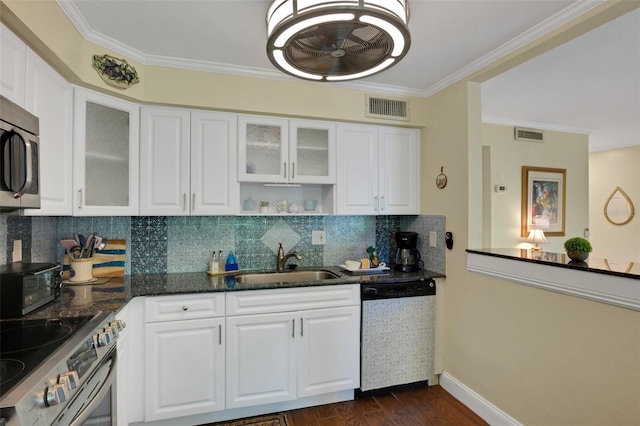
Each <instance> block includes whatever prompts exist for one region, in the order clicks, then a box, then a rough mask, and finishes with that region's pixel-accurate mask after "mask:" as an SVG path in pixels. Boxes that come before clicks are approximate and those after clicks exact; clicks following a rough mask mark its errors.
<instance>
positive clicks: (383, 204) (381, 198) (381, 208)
mask: <svg viewBox="0 0 640 426" xmlns="http://www.w3.org/2000/svg"><path fill="white" fill-rule="evenodd" d="M384 207H385V202H384V195H383V196H382V197H380V210H382V211H384Z"/></svg>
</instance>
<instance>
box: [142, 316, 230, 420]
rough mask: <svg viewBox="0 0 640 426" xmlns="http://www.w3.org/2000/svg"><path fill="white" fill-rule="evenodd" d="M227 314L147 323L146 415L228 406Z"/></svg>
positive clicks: (162, 415) (164, 415) (167, 416)
mask: <svg viewBox="0 0 640 426" xmlns="http://www.w3.org/2000/svg"><path fill="white" fill-rule="evenodd" d="M224 322H225V321H224V318H208V319H199V320H185V321H173V322H159V323H147V324H146V325H145V349H146V350H145V361H146V363H145V420H146V421H151V420H160V419H170V418H176V417H181V416H188V415H192V414H200V413H207V412H212V411H217V410H223V409H224V408H225V404H224V388H225V380H224V374H225V372H224V365H225V359H224V357H225V351H224V341H225V338H224V332H225V327H224Z"/></svg>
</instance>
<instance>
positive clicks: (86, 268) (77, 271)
mask: <svg viewBox="0 0 640 426" xmlns="http://www.w3.org/2000/svg"><path fill="white" fill-rule="evenodd" d="M69 271H70V272H69V281H73V282H88V281H91V280H92V279H93V258H92V257H86V258H82V259H71V262H70V267H69Z"/></svg>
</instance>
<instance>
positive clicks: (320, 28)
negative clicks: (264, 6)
mask: <svg viewBox="0 0 640 426" xmlns="http://www.w3.org/2000/svg"><path fill="white" fill-rule="evenodd" d="M266 20H267V55H268V56H269V60H270V61H271V62H272V63H273V64H274V65H275V66H276V67H277V68H279V69H280V70H281V71H283V72H285V73H287V74H290V75H292V76H294V77H298V78H302V79H306V80H313V81H325V82H326V81H344V80H354V79H357V78H363V77H367V76H370V75H373V74H376V73H379V72H380V71H383V70H385V69H387V68H389V67H391V66H393V65H394V64H397V63H398V62H399V61H400V60H401V59H402V58H403V57H404V56H405V55H406V54H407V51H408V50H409V46H410V45H411V37H410V35H409V28H408V23H409V4H408V1H407V0H274V1H272V2H271V5H270V6H269V9H268V11H267V19H266Z"/></svg>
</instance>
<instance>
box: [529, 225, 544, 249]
mask: <svg viewBox="0 0 640 426" xmlns="http://www.w3.org/2000/svg"><path fill="white" fill-rule="evenodd" d="M527 240H528V241H529V242H532V243H533V247H531V250H535V251H540V250H542V247H540V246H539V245H538V243H546V242H547V238H546V237H545V236H544V231H543V230H542V229H540V228H532V229H531V231H529V237H528V238H527Z"/></svg>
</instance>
